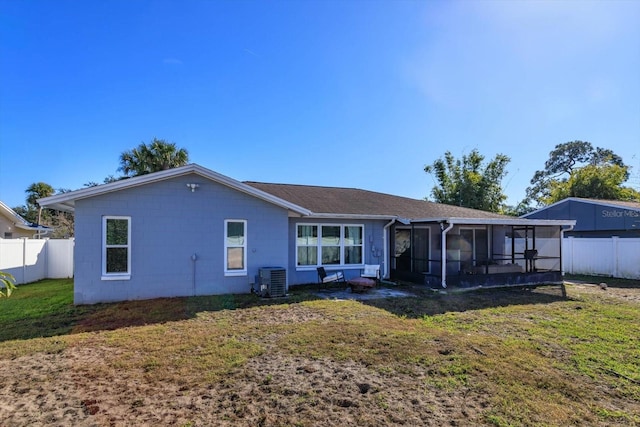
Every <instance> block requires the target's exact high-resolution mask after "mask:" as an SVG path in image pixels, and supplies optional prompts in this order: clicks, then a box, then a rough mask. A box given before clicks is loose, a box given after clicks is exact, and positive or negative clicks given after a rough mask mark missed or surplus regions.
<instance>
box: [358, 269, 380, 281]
mask: <svg viewBox="0 0 640 427" xmlns="http://www.w3.org/2000/svg"><path fill="white" fill-rule="evenodd" d="M360 277H366V278H367V279H373V280H375V281H376V283H379V282H380V264H365V265H364V269H363V270H362V273H360Z"/></svg>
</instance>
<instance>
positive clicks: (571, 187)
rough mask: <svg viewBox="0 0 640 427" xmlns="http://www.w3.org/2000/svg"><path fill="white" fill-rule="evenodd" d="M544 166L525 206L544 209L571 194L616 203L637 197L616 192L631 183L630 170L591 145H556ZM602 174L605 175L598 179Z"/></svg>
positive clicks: (538, 173) (605, 151) (608, 152)
mask: <svg viewBox="0 0 640 427" xmlns="http://www.w3.org/2000/svg"><path fill="white" fill-rule="evenodd" d="M544 166H545V167H544V169H543V170H538V171H536V172H535V174H534V175H533V178H532V179H531V181H530V184H531V186H530V187H528V188H527V190H526V192H527V195H526V199H525V201H524V203H525V204H527V205H529V204H535V205H537V206H544V205H546V204H549V203H554V202H555V201H558V200H561V199H562V198H564V197H562V196H563V195H564V196H565V197H570V196H566V195H567V194H568V195H572V194H573V195H574V196H573V197H586V198H600V199H603V198H613V199H615V200H619V199H620V198H624V197H632V196H630V194H631V195H632V194H633V193H629V192H628V191H623V192H619V191H617V189H616V187H619V186H620V185H621V184H622V183H624V182H625V181H626V180H627V179H629V167H628V166H626V165H625V164H624V162H623V161H622V158H621V157H620V156H618V155H617V154H616V153H614V152H613V151H612V150H609V149H605V148H601V147H595V148H594V147H593V145H592V144H591V143H590V142H586V141H571V142H565V143H562V144H558V145H556V147H555V148H554V149H553V150H552V151H551V152H550V153H549V159H548V160H547V161H546V162H545V164H544ZM598 172H600V173H602V174H603V175H601V176H600V177H597V176H595V175H594V173H596V175H597V173H598ZM594 178H597V179H595V180H594ZM596 181H597V183H596ZM577 194H580V196H577ZM558 197H560V199H558Z"/></svg>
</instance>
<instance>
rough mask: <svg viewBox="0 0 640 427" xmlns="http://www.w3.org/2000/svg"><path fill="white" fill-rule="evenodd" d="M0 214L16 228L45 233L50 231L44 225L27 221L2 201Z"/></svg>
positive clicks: (49, 228)
mask: <svg viewBox="0 0 640 427" xmlns="http://www.w3.org/2000/svg"><path fill="white" fill-rule="evenodd" d="M0 213H1V214H3V215H4V216H5V217H6V218H8V219H9V220H10V221H11V222H13V224H14V225H15V226H16V227H18V228H21V229H23V230H33V231H45V232H49V231H51V230H52V228H51V227H47V226H45V225H38V224H35V223H33V222H29V221H27V220H26V219H24V218H22V217H21V216H20V215H18V214H17V213H16V211H14V210H13V209H11V208H10V207H9V206H7V205H6V204H5V203H4V202H2V201H0Z"/></svg>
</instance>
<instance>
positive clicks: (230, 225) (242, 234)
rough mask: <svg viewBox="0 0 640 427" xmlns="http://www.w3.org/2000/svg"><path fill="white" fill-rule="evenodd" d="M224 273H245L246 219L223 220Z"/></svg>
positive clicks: (238, 274)
mask: <svg viewBox="0 0 640 427" xmlns="http://www.w3.org/2000/svg"><path fill="white" fill-rule="evenodd" d="M224 230H225V232H224V274H225V275H227V276H246V275H247V237H246V236H247V221H245V220H242V219H227V220H225V221H224Z"/></svg>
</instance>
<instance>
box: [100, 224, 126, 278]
mask: <svg viewBox="0 0 640 427" xmlns="http://www.w3.org/2000/svg"><path fill="white" fill-rule="evenodd" d="M130 277H131V217H128V216H104V217H102V278H103V279H104V280H122V279H129V278H130Z"/></svg>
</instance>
